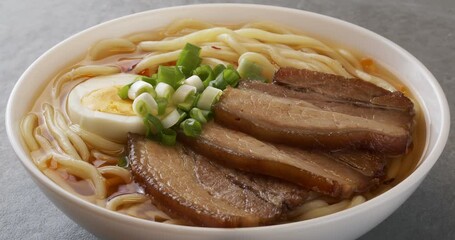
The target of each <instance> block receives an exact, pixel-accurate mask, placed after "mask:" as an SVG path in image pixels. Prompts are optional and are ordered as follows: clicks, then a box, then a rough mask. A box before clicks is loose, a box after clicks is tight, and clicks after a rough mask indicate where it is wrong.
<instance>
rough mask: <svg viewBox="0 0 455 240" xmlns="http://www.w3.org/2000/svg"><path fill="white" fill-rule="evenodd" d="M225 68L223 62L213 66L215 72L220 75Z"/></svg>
mask: <svg viewBox="0 0 455 240" xmlns="http://www.w3.org/2000/svg"><path fill="white" fill-rule="evenodd" d="M224 69H226V66H224V65H223V64H218V65H216V66H215V67H214V68H213V74H214V75H215V76H218V75H220V73H221V72H223V71H224Z"/></svg>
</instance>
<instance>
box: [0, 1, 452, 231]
mask: <svg viewBox="0 0 455 240" xmlns="http://www.w3.org/2000/svg"><path fill="white" fill-rule="evenodd" d="M194 16H197V18H199V19H202V20H205V21H209V22H214V23H244V22H249V21H258V20H267V21H272V22H276V23H280V24H284V25H287V26H290V27H294V28H296V29H301V30H303V31H304V32H307V33H309V34H311V35H313V36H319V37H321V38H323V39H328V40H334V41H336V42H337V43H338V44H341V45H342V46H346V47H348V48H352V49H356V50H358V51H359V52H361V53H363V54H364V55H367V56H370V57H372V58H373V59H375V60H376V61H378V62H379V63H380V64H382V65H383V66H385V67H386V68H387V69H388V70H390V71H391V72H392V73H394V74H396V75H397V76H398V77H399V78H400V79H401V80H402V81H403V82H404V83H405V84H406V85H407V86H409V88H410V90H411V91H412V92H413V93H414V95H415V97H416V98H417V100H418V101H419V102H420V104H421V106H422V108H423V111H424V114H425V117H426V124H427V126H426V128H427V133H428V138H427V150H426V152H425V154H424V156H423V158H422V160H421V163H420V165H419V166H418V168H417V169H416V170H415V171H414V172H413V173H412V174H411V175H410V176H409V177H408V178H407V179H405V180H404V181H403V182H401V183H400V184H398V185H397V186H396V187H394V188H393V189H391V190H389V191H388V192H386V193H384V194H382V195H380V196H378V197H376V198H374V199H372V200H370V201H368V202H366V203H364V204H361V205H359V206H356V207H354V208H351V209H348V210H345V211H342V212H339V213H336V214H332V215H329V216H325V217H321V218H317V219H312V220H307V221H303V222H295V223H289V224H283V225H275V226H267V227H256V228H243V229H213V228H212V229H210V228H201V227H185V226H174V225H168V224H161V223H155V222H151V221H146V220H141V219H137V218H133V217H129V216H126V215H122V214H119V213H116V212H112V211H108V210H106V209H104V208H101V207H98V206H95V205H93V204H90V203H88V202H85V201H83V200H81V199H79V198H77V197H75V196H72V195H71V194H69V193H68V192H66V191H64V190H63V189H61V188H60V187H59V186H57V185H56V184H55V183H53V182H52V181H51V180H50V179H48V178H47V177H46V176H45V175H44V174H42V173H41V172H40V171H39V170H38V168H37V167H36V166H35V165H34V164H33V163H32V161H31V159H30V157H29V153H28V152H27V150H25V148H24V146H23V143H22V142H21V138H20V133H19V122H20V120H21V118H22V117H23V116H24V114H25V113H27V112H28V111H29V107H30V106H31V104H32V102H33V101H34V98H35V97H36V96H38V94H39V91H40V88H39V87H36V86H42V85H44V84H47V82H48V81H49V79H51V77H52V76H54V75H55V74H56V73H57V71H58V70H59V69H61V68H63V67H65V66H67V65H69V63H71V62H73V61H74V60H76V59H77V58H78V57H79V56H81V55H82V54H84V53H85V52H86V50H87V49H88V48H89V47H90V46H91V45H92V44H93V43H95V42H96V41H98V40H101V39H104V38H112V37H120V36H124V35H127V34H130V33H135V32H141V31H146V30H151V29H155V28H159V27H163V26H165V25H167V24H169V23H170V22H172V21H173V20H175V19H176V18H189V17H194ZM372 46H374V47H372ZM31 83H32V84H31ZM19 89H20V90H19ZM13 106H14V107H13ZM449 123H450V121H449V108H448V105H447V101H446V98H445V96H444V93H443V91H442V90H441V87H440V86H439V84H438V82H437V81H436V79H435V78H434V77H433V75H432V74H431V73H430V72H429V71H428V70H427V69H426V68H425V67H424V66H423V65H422V63H420V62H419V61H418V60H417V59H416V58H414V57H413V56H412V55H411V54H409V53H408V52H406V51H405V50H403V49H402V48H400V47H399V46H397V45H396V44H394V43H393V42H391V41H389V40H387V39H385V38H383V37H381V36H379V35H377V34H375V33H373V32H370V31H368V30H366V29H364V28H361V27H358V26H356V25H353V24H350V23H347V22H344V21H341V20H338V19H334V18H331V17H326V16H322V15H319V14H315V13H310V12H305V11H300V10H294V9H288V8H280V7H271V6H261V5H243V4H210V5H191V6H182V7H173V8H165V9H158V10H153V11H148V12H143V13H138V14H134V15H130V16H126V17H122V18H119V19H115V20H112V21H109V22H106V23H103V24H100V25H98V26H95V27H92V28H90V29H87V30H85V31H83V32H81V33H78V34H76V35H74V36H72V37H70V38H68V39H67V40H65V41H63V42H61V43H60V44H58V45H56V46H55V47H53V48H52V49H50V50H49V51H47V52H46V53H44V54H43V55H42V56H41V57H40V58H39V59H38V60H36V61H35V62H34V63H33V64H32V65H31V66H30V67H29V68H28V69H27V70H26V71H25V73H24V74H23V75H22V76H21V78H20V79H19V81H18V82H17V84H16V86H15V88H14V90H13V92H12V93H11V96H10V99H9V101H8V106H7V110H6V129H7V132H8V136H9V139H10V141H11V144H12V146H13V148H14V150H15V151H16V153H17V155H18V157H19V159H20V160H21V162H22V164H23V165H24V167H25V169H26V170H27V171H28V172H29V173H30V176H31V177H32V178H33V180H34V181H35V182H36V184H37V185H38V186H39V187H40V188H41V190H42V191H43V192H44V193H45V194H46V196H47V197H48V198H49V199H51V200H52V202H53V203H54V204H55V205H56V206H57V207H58V208H60V209H61V210H62V211H63V212H64V213H65V214H66V215H68V216H69V217H70V218H71V219H73V220H74V221H75V222H77V223H78V224H80V225H81V226H82V227H84V228H86V229H87V230H89V231H90V232H92V233H93V234H95V235H96V236H99V237H103V238H109V239H141V238H147V239H151V238H154V239H186V240H190V239H198V240H201V239H214V238H216V239H239V238H245V239H246V238H248V239H353V238H357V237H359V236H361V235H362V234H364V233H366V232H367V231H369V230H370V229H372V228H373V227H374V226H376V225H377V224H379V223H380V222H381V221H383V220H384V219H385V218H386V217H388V216H389V215H390V214H391V213H392V212H393V211H395V210H396V209H397V208H398V207H399V206H400V205H401V204H402V203H403V202H404V201H405V200H406V199H407V198H408V197H409V196H410V195H411V194H412V193H413V192H414V190H415V189H416V188H417V186H419V184H420V183H421V182H422V180H423V179H424V177H425V176H426V174H427V173H428V172H429V171H430V169H431V167H432V166H433V165H434V164H435V162H436V161H437V159H438V157H439V156H440V154H441V152H442V150H443V148H444V145H445V143H446V141H447V137H448V132H449Z"/></svg>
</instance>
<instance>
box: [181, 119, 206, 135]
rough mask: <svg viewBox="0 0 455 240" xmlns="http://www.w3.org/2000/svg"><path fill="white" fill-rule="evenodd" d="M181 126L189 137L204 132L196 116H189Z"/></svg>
mask: <svg viewBox="0 0 455 240" xmlns="http://www.w3.org/2000/svg"><path fill="white" fill-rule="evenodd" d="M180 128H181V129H182V130H183V133H184V134H185V135H186V136H188V137H197V136H199V135H200V134H201V132H202V125H201V123H200V122H198V121H197V120H196V119H194V118H188V119H186V120H185V121H183V122H182V123H180Z"/></svg>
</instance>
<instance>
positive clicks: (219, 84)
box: [209, 72, 229, 90]
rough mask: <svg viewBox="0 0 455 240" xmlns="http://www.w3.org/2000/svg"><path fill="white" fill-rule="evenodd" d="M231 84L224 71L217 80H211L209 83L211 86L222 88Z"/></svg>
mask: <svg viewBox="0 0 455 240" xmlns="http://www.w3.org/2000/svg"><path fill="white" fill-rule="evenodd" d="M228 85H229V83H228V82H227V81H226V80H225V79H224V74H223V72H222V73H221V74H219V75H218V76H217V77H216V78H215V80H213V81H211V82H210V83H209V86H210V87H214V88H218V89H220V90H224V89H226V87H227V86H228Z"/></svg>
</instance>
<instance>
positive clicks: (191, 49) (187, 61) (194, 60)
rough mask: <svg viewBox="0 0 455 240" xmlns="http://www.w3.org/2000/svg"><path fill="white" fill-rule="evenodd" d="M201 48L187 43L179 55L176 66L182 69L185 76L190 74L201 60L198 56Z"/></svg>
mask: <svg viewBox="0 0 455 240" xmlns="http://www.w3.org/2000/svg"><path fill="white" fill-rule="evenodd" d="M200 51H201V48H200V47H198V46H196V45H193V44H191V43H187V44H186V45H185V47H184V48H183V50H182V52H181V53H180V55H179V58H178V60H177V63H176V66H177V67H178V68H179V69H180V70H181V71H182V73H183V74H184V75H185V77H189V76H191V74H192V73H193V70H194V69H196V68H197V67H198V66H199V64H201V62H202V58H200V57H199V53H200Z"/></svg>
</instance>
